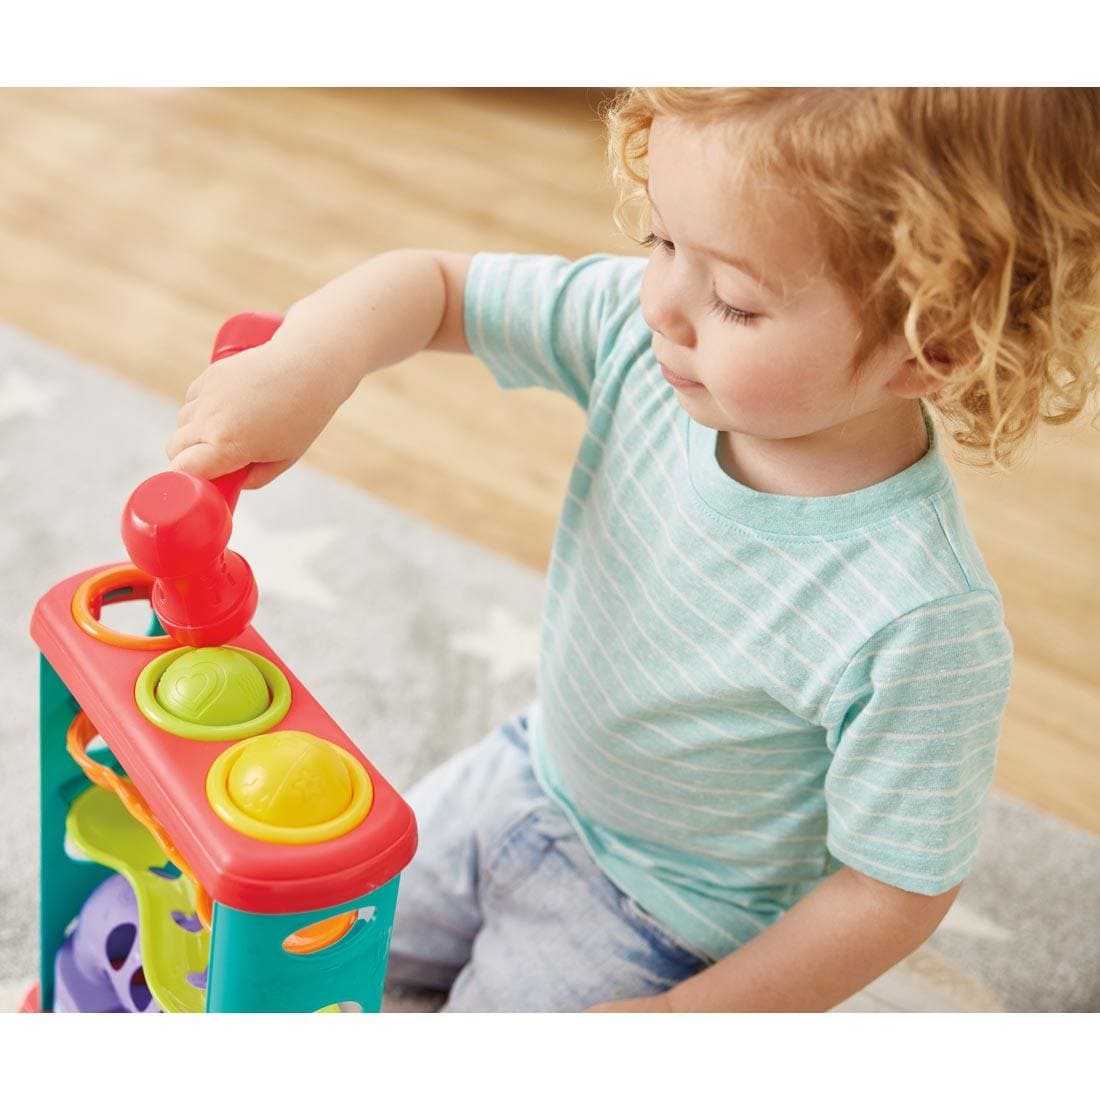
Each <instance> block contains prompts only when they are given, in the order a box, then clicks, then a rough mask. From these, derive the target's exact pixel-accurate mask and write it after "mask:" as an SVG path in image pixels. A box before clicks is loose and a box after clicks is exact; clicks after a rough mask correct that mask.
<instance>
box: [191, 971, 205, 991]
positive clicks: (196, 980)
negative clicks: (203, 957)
mask: <svg viewBox="0 0 1100 1100" xmlns="http://www.w3.org/2000/svg"><path fill="white" fill-rule="evenodd" d="M187 982H188V984H189V985H193V986H194V987H195V988H196V989H205V988H206V971H205V970H200V971H198V972H196V971H191V972H190V973H189V974H188V975H187Z"/></svg>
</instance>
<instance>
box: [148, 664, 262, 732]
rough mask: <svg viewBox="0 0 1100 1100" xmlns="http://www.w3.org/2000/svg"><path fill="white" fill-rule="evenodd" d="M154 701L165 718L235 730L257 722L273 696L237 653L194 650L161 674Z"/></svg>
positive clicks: (255, 672) (259, 672)
mask: <svg viewBox="0 0 1100 1100" xmlns="http://www.w3.org/2000/svg"><path fill="white" fill-rule="evenodd" d="M155 694H156V697H157V702H158V703H160V705H161V706H162V707H164V709H165V710H166V711H168V713H169V714H171V715H173V716H175V717H176V718H182V719H183V720H184V721H186V722H195V723H196V724H198V725H203V726H235V725H237V724H238V723H241V722H250V721H252V719H253V718H258V717H259V716H260V715H261V714H263V712H264V711H265V710H267V708H268V704H269V703H270V702H271V693H270V692H269V691H268V687H267V681H266V680H265V679H264V677H263V673H262V672H261V671H260V670H259V669H258V668H257V667H256V665H255V664H254V663H253V662H252V661H251V660H249V658H248V657H247V656H246V655H245V654H244V653H241V652H240V651H238V650H235V649H229V648H226V647H222V646H209V647H206V648H203V649H193V650H191V651H190V652H189V653H184V654H183V655H182V656H180V657H177V658H176V659H175V660H174V661H173V662H172V663H171V664H170V665H169V666H168V667H167V668H166V669H165V670H164V672H163V673H162V674H161V677H160V680H159V681H158V682H157V687H156V692H155Z"/></svg>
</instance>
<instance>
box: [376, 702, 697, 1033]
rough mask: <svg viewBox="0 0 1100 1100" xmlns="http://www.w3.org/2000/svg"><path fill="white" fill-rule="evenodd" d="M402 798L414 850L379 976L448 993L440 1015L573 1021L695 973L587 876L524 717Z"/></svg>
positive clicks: (617, 895)
mask: <svg viewBox="0 0 1100 1100" xmlns="http://www.w3.org/2000/svg"><path fill="white" fill-rule="evenodd" d="M405 797H406V800H407V801H408V803H409V804H410V805H411V806H412V808H413V811H414V813H415V814H416V818H417V824H418V828H419V831H420V847H419V849H418V850H417V853H416V856H415V857H414V858H413V861H412V863H410V864H409V866H408V867H406V868H405V870H404V872H403V873H402V876H401V884H400V887H399V889H398V894H397V913H396V916H395V918H394V927H393V940H392V943H391V947H390V963H389V971H388V978H389V980H390V981H391V982H394V983H396V984H398V985H402V986H406V987H414V988H420V989H434V990H441V991H448V990H449V996H448V998H447V1001H446V1003H445V1004H444V1006H443V1011H450V1012H574V1011H580V1010H581V1009H584V1008H588V1007H590V1006H591V1005H594V1004H597V1003H599V1002H601V1001H611V1000H620V999H622V998H625V997H640V996H645V995H648V994H653V993H658V992H661V991H663V990H665V989H668V988H669V987H670V986H673V985H676V984H677V983H678V982H680V981H683V980H684V979H685V978H688V977H690V976H691V975H692V974H694V973H696V972H697V971H699V970H701V969H702V968H703V967H705V966H706V965H707V964H706V961H705V960H704V959H703V958H701V957H700V956H699V955H697V954H695V953H694V952H693V951H691V950H689V949H688V948H687V947H685V946H683V945H682V944H680V943H678V942H677V941H676V939H675V938H674V937H673V936H672V935H671V934H670V933H669V932H668V931H667V930H666V929H665V928H664V927H663V926H661V925H660V924H658V923H657V921H655V920H654V919H653V918H652V917H650V916H649V915H648V914H647V913H646V912H644V911H643V910H642V909H641V908H640V907H639V906H638V905H637V904H636V903H635V902H634V901H633V900H632V899H631V898H629V897H627V895H626V894H624V893H623V892H622V891H621V890H619V889H618V888H617V887H616V886H615V885H614V883H612V882H611V880H610V879H609V878H607V876H606V875H604V874H603V872H602V871H601V870H600V869H599V868H598V867H597V866H596V864H595V862H594V861H593V859H592V857H591V856H590V855H589V854H588V851H587V849H586V848H585V847H584V845H583V843H582V842H581V840H580V838H579V837H578V836H577V833H576V830H575V829H574V828H573V826H572V825H571V824H570V823H569V820H568V819H567V818H566V817H565V815H564V814H563V813H562V811H561V810H560V809H559V808H558V807H557V806H556V805H555V804H554V803H553V802H551V801H550V799H549V798H547V797H546V795H545V794H544V793H543V792H542V789H541V788H540V787H539V785H538V782H537V781H536V779H535V776H534V773H533V771H532V769H531V757H530V751H529V745H528V734H527V721H526V718H525V717H524V716H522V715H521V716H519V717H518V718H515V719H512V720H511V721H509V722H505V723H504V724H503V725H501V726H498V727H497V728H496V729H495V730H493V732H492V733H490V734H489V735H488V736H487V737H486V738H484V739H483V740H482V741H480V742H478V743H477V744H475V745H472V746H471V747H470V748H468V749H466V750H464V751H463V752H460V753H459V754H458V755H457V756H455V757H453V758H452V759H451V760H449V761H447V762H446V763H445V764H443V765H442V766H441V767H439V768H437V769H436V770H435V771H433V772H431V773H430V774H429V775H427V776H425V777H424V778H423V779H421V780H420V782H419V783H417V784H416V785H415V786H414V787H413V788H412V790H410V791H409V792H408V794H407V795H406V796H405Z"/></svg>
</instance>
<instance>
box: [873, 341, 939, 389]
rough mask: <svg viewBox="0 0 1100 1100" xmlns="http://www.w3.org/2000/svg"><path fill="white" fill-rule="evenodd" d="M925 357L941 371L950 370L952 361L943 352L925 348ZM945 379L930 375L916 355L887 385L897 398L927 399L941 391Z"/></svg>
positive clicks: (903, 365) (900, 368)
mask: <svg viewBox="0 0 1100 1100" xmlns="http://www.w3.org/2000/svg"><path fill="white" fill-rule="evenodd" d="M924 354H925V357H926V358H927V359H928V361H929V362H930V363H934V364H935V366H936V367H937V368H939V369H940V370H949V369H950V367H951V361H950V360H949V359H948V358H947V356H945V355H944V354H943V353H942V352H939V351H936V350H935V349H934V348H925V351H924ZM942 385H943V379H942V378H937V377H936V376H935V375H934V374H929V372H928V371H927V370H925V368H924V367H922V366H921V363H920V360H919V359H918V358H917V357H916V356H915V355H914V356H910V357H909V358H907V359H906V360H905V361H904V362H903V363H902V364H901V366H900V367H898V369H897V371H896V373H895V374H894V376H893V377H892V378H891V379H890V380H889V381H888V382H887V383H886V388H887V390H889V391H890V393H892V394H893V395H894V396H895V397H927V395H928V394H930V393H932V392H933V391H935V390H937V389H939V387H940V386H942Z"/></svg>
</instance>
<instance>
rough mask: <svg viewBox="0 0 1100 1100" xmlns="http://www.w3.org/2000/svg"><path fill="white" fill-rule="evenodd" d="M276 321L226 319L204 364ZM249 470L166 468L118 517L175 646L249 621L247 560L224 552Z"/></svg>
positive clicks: (232, 633)
mask: <svg viewBox="0 0 1100 1100" xmlns="http://www.w3.org/2000/svg"><path fill="white" fill-rule="evenodd" d="M280 323H281V319H280V318H278V317H274V316H272V315H270V314H261V313H243V314H240V315H238V316H236V317H233V318H231V319H230V320H229V321H227V322H226V323H225V324H224V325H223V326H222V327H221V330H220V331H219V332H218V336H217V339H216V340H215V342H214V351H213V355H212V357H211V361H213V360H216V359H221V358H223V357H224V356H226V355H232V354H233V353H234V352H237V351H243V350H244V349H245V348H249V347H255V346H256V345H258V344H262V343H265V342H266V341H267V340H269V339H271V336H272V334H273V333H274V332H275V330H276V329H277V328H278V327H279V324H280ZM249 469H250V467H248V466H246V467H244V468H243V469H240V470H235V471H234V472H233V473H230V474H225V475H223V476H222V477H219V478H215V479H214V480H213V481H208V480H207V479H206V478H200V477H196V476H195V475H193V474H185V473H183V472H181V471H178V470H166V471H165V472H164V473H160V474H155V475H154V476H153V477H151V478H148V479H146V480H145V481H143V482H142V483H141V484H140V485H139V486H138V487H137V488H136V489H135V490H134V491H133V493H132V494H131V495H130V499H129V500H128V501H127V502H126V507H125V509H124V510H123V513H122V541H123V542H124V543H125V545H126V550H127V552H128V553H129V555H130V559H131V561H133V563H134V564H135V565H136V566H137V567H138V568H139V569H143V570H144V571H145V572H146V573H149V574H150V575H152V577H153V578H154V584H153V587H152V592H151V597H150V598H151V600H152V604H153V610H154V611H155V612H156V613H157V617H158V618H159V619H160V621H161V623H162V624H163V626H164V629H165V630H167V631H168V633H169V634H171V635H172V637H173V638H175V639H176V640H177V641H179V642H182V643H183V644H184V645H191V646H214V645H223V644H224V643H225V642H228V641H230V640H231V639H232V638H235V637H236V636H237V635H238V634H240V632H241V631H242V630H244V628H245V627H246V626H248V624H249V622H251V620H252V615H253V613H254V612H255V610H256V602H257V598H258V593H257V591H256V582H255V579H254V578H253V576H252V570H251V568H249V565H248V562H246V561H245V560H244V558H242V557H241V556H240V554H237V553H234V552H233V551H232V550H229V549H227V544H228V542H229V535H230V532H231V531H232V528H233V520H232V511H233V508H234V507H235V505H236V503H237V498H238V496H239V495H240V491H241V486H242V484H243V483H244V480H245V478H246V477H247V476H248V471H249Z"/></svg>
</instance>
